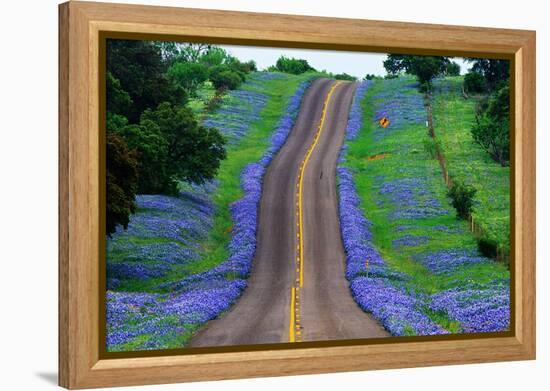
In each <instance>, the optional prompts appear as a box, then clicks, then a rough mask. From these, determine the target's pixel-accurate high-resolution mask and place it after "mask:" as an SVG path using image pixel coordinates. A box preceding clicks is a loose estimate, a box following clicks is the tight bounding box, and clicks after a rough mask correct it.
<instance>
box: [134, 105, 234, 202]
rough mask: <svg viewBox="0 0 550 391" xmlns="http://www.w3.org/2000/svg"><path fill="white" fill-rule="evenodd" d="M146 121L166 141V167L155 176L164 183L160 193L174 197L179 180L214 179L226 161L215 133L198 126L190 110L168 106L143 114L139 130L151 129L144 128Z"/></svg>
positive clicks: (217, 132)
mask: <svg viewBox="0 0 550 391" xmlns="http://www.w3.org/2000/svg"><path fill="white" fill-rule="evenodd" d="M146 121H151V122H152V123H154V124H156V126H158V130H159V132H160V134H162V136H163V137H164V139H165V140H166V145H167V151H166V159H165V160H164V162H165V167H164V170H160V172H158V173H157V175H159V176H161V175H162V176H163V179H165V180H164V181H161V182H163V183H164V184H165V186H164V189H162V191H161V192H163V193H166V194H174V193H177V183H178V181H180V180H185V181H189V182H193V183H199V184H200V183H204V182H205V181H207V180H210V179H212V178H214V176H215V175H216V173H217V170H218V168H219V165H220V161H221V160H223V159H225V157H226V152H225V148H224V147H225V143H226V141H225V139H224V137H223V135H222V134H221V133H220V132H219V131H218V130H217V129H214V128H206V127H204V126H202V125H200V124H199V123H198V122H197V121H196V120H195V118H194V116H193V112H192V111H191V109H189V108H187V107H175V106H173V105H171V104H170V103H168V102H165V103H162V104H160V105H159V106H158V108H157V110H155V111H152V110H146V111H145V112H144V113H143V115H142V116H141V122H140V124H141V126H148V127H149V128H150V129H151V128H152V127H153V126H152V125H146ZM147 124H148V122H147Z"/></svg>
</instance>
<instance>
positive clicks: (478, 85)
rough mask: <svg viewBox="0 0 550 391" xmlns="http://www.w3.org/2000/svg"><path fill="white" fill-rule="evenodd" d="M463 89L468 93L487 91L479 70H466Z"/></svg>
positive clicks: (485, 82)
mask: <svg viewBox="0 0 550 391" xmlns="http://www.w3.org/2000/svg"><path fill="white" fill-rule="evenodd" d="M464 90H465V91H466V92H470V93H477V94H480V93H483V92H485V91H487V81H486V80H485V77H483V75H482V74H481V73H479V72H468V73H467V74H466V75H465V76H464Z"/></svg>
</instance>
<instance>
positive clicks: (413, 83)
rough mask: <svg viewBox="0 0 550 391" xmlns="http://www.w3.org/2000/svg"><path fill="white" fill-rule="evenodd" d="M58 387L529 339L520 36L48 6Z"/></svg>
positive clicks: (275, 369) (341, 365)
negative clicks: (55, 37)
mask: <svg viewBox="0 0 550 391" xmlns="http://www.w3.org/2000/svg"><path fill="white" fill-rule="evenodd" d="M59 12H60V35H59V36H60V41H59V42H60V67H59V69H60V78H59V80H60V112H59V114H60V133H59V134H60V159H59V161H60V184H59V188H60V225H59V230H60V242H59V249H60V250H59V251H60V255H59V259H60V266H59V271H60V286H59V289H60V306H59V312H60V322H59V324H60V352H59V369H60V384H61V385H62V386H64V387H67V388H89V387H100V386H121V385H138V384H155V383H168V382H182V381H196V380H213V379H230V378H238V377H256V376H274V375H285V374H305V373H322V372H335V371H350V370H368V369H379V368H399V367H410V366H429V365H442V364H459V363H474V362H491V361H504V360H523V359H533V358H534V357H535V313H534V309H535V33H534V32H531V31H522V30H504V29H487V28H477V27H476V28H474V27H458V26H442V25H429V24H412V23H395V22H382V21H368V20H352V19H334V18H318V17H304V16H291V15H271V14H254V13H239V12H229V11H212V10H210V11H206V10H197V9H183V8H168V7H148V6H134V5H118V4H102V3H91V2H90V3H89V2H69V3H65V4H62V5H60V8H59Z"/></svg>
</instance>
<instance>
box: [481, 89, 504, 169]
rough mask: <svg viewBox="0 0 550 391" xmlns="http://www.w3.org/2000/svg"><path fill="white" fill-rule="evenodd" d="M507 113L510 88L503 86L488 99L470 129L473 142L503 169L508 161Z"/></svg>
mask: <svg viewBox="0 0 550 391" xmlns="http://www.w3.org/2000/svg"><path fill="white" fill-rule="evenodd" d="M509 113H510V88H509V87H508V86H504V87H502V88H501V89H499V90H498V91H497V92H496V93H495V94H494V95H493V96H492V97H491V98H490V99H489V101H488V103H487V105H486V109H485V110H483V111H482V112H481V113H480V114H479V115H477V116H476V123H475V124H474V126H473V127H472V137H473V138H474V140H475V141H476V142H477V143H478V144H479V145H480V146H481V147H482V148H483V149H484V150H485V151H486V152H487V153H489V155H490V156H491V157H492V158H493V159H494V160H495V161H497V162H498V163H499V164H500V165H501V166H503V167H504V166H507V165H508V164H509V160H510V130H509V127H510V121H509V115H510V114H509Z"/></svg>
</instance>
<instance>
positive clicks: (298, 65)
mask: <svg viewBox="0 0 550 391" xmlns="http://www.w3.org/2000/svg"><path fill="white" fill-rule="evenodd" d="M275 68H276V70H278V71H279V72H285V73H291V74H293V75H299V74H301V73H305V72H308V71H314V70H315V69H314V68H313V67H311V66H310V65H309V63H308V62H307V60H303V59H297V58H288V57H285V56H281V57H279V59H278V60H277V62H276V63H275Z"/></svg>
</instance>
